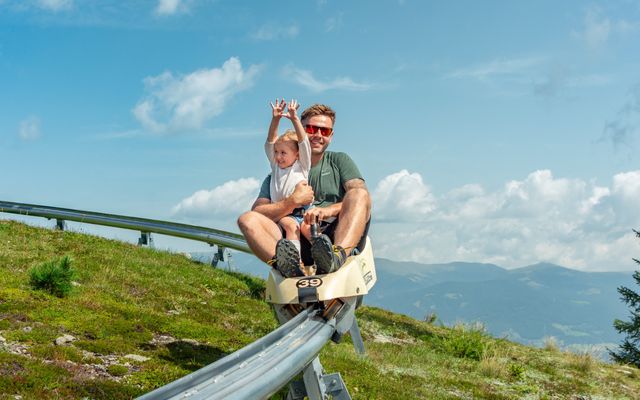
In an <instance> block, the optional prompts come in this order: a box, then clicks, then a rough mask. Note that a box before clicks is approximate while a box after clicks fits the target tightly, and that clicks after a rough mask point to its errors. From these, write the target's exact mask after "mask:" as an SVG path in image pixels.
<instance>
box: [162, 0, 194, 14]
mask: <svg viewBox="0 0 640 400" xmlns="http://www.w3.org/2000/svg"><path fill="white" fill-rule="evenodd" d="M185 11H188V7H187V4H186V2H185V1H183V0H158V5H157V6H156V8H155V13H156V14H157V15H174V14H177V13H178V12H185Z"/></svg>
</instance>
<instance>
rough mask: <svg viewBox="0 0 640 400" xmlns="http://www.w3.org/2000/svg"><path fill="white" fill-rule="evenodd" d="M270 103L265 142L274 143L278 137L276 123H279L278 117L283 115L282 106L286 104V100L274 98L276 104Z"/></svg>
mask: <svg viewBox="0 0 640 400" xmlns="http://www.w3.org/2000/svg"><path fill="white" fill-rule="evenodd" d="M269 104H271V112H272V117H271V124H270V125H269V132H268V133H267V143H274V142H275V141H276V139H278V125H279V124H280V118H282V116H283V115H284V107H285V106H286V105H287V102H286V101H284V99H282V100H280V101H279V100H278V99H276V104H275V105H274V104H273V103H269Z"/></svg>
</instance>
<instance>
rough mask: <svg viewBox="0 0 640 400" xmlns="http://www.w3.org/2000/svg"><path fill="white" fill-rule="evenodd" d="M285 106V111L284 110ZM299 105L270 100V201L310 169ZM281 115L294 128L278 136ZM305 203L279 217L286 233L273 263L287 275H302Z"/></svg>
mask: <svg viewBox="0 0 640 400" xmlns="http://www.w3.org/2000/svg"><path fill="white" fill-rule="evenodd" d="M285 106H286V107H287V112H286V113H285V112H284V109H285ZM299 107H300V105H299V104H298V102H297V101H296V100H291V102H289V104H286V102H285V101H284V99H282V100H280V101H278V100H277V99H276V103H275V104H273V103H271V109H272V118H271V125H269V133H268V136H267V141H266V143H265V145H264V149H265V152H266V154H267V158H268V159H269V163H270V164H271V186H270V195H271V201H273V202H276V201H280V200H282V199H284V198H286V197H287V196H289V195H290V194H291V193H293V191H294V189H295V187H296V185H297V184H298V183H299V182H300V181H307V179H308V178H309V169H311V145H310V144H309V138H308V136H307V134H306V133H305V131H304V128H303V127H302V123H301V122H300V118H299V117H298V114H297V111H298V108H299ZM282 117H285V118H288V119H290V120H291V122H292V123H293V127H294V128H295V130H290V129H289V130H287V131H286V132H285V133H284V134H283V135H282V136H279V137H278V125H279V123H280V119H281V118H282ZM306 208H308V206H307V207H301V208H297V209H295V210H294V211H293V213H292V214H290V215H287V216H286V217H284V218H282V219H281V220H280V221H278V225H280V227H282V229H283V230H284V232H285V237H284V238H283V239H281V240H280V241H278V243H277V245H276V256H275V259H274V263H275V265H274V266H275V267H276V269H278V271H280V273H281V274H282V275H284V276H286V277H291V276H301V275H302V271H301V270H300V232H301V231H302V232H303V234H305V236H307V237H308V236H309V231H310V228H309V226H307V225H306V224H304V222H303V215H304V211H305V209H306Z"/></svg>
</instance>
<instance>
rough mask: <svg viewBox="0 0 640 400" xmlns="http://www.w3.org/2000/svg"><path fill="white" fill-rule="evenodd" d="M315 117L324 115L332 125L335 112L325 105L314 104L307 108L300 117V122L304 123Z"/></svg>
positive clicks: (334, 120) (334, 119)
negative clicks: (329, 119)
mask: <svg viewBox="0 0 640 400" xmlns="http://www.w3.org/2000/svg"><path fill="white" fill-rule="evenodd" d="M316 115H324V116H327V117H329V118H331V122H332V123H333V124H335V123H336V112H335V111H333V109H332V108H331V107H329V106H327V105H324V104H314V105H312V106H311V107H309V108H307V109H306V110H304V111H303V112H302V115H300V120H302V121H305V120H307V119H309V118H311V117H315V116H316Z"/></svg>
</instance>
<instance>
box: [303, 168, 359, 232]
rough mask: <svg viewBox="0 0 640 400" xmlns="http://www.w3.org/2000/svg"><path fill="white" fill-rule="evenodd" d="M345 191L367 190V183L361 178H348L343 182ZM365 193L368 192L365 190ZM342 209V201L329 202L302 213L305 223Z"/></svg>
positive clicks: (330, 216) (328, 216) (324, 217)
mask: <svg viewBox="0 0 640 400" xmlns="http://www.w3.org/2000/svg"><path fill="white" fill-rule="evenodd" d="M344 188H345V191H346V192H347V193H348V192H349V191H350V190H354V189H364V190H365V191H366V190H367V185H365V183H364V181H363V180H362V179H359V178H356V179H350V180H348V181H346V182H345V184H344ZM367 193H369V192H368V191H367ZM341 211H342V202H338V203H334V204H331V205H329V206H327V207H314V208H310V209H308V210H307V211H306V212H305V214H304V222H306V223H307V224H312V223H314V222H315V221H324V220H326V219H327V218H332V217H337V216H338V215H340V212H341Z"/></svg>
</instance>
